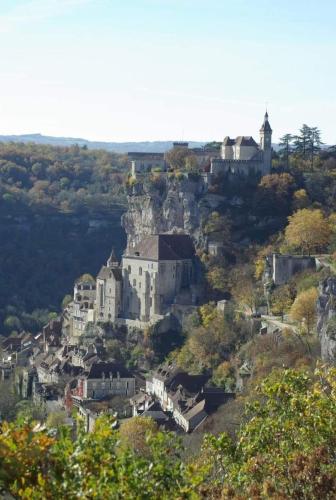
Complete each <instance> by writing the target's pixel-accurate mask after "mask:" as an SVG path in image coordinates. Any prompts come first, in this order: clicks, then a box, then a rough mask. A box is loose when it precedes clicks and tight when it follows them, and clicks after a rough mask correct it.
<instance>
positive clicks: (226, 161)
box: [210, 111, 272, 175]
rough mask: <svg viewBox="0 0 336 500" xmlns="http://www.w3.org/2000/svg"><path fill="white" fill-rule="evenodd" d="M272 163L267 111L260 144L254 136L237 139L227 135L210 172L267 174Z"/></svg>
mask: <svg viewBox="0 0 336 500" xmlns="http://www.w3.org/2000/svg"><path fill="white" fill-rule="evenodd" d="M271 164H272V129H271V125H270V123H269V121H268V113H267V111H266V113H265V116H264V121H263V124H262V126H261V128H260V142H259V144H257V143H256V141H255V140H254V139H253V137H252V136H239V137H236V139H231V138H230V137H229V136H227V137H225V139H224V141H223V143H222V146H221V157H220V158H213V159H212V160H211V168H210V172H211V173H212V174H214V175H220V174H221V173H232V174H237V173H239V174H247V173H248V172H250V171H255V172H258V173H260V174H262V175H267V174H269V173H270V171H271Z"/></svg>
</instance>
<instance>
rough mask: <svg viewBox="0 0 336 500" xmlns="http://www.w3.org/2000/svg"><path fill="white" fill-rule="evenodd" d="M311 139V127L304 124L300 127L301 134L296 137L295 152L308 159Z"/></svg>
mask: <svg viewBox="0 0 336 500" xmlns="http://www.w3.org/2000/svg"><path fill="white" fill-rule="evenodd" d="M310 140H311V128H310V127H308V125H306V124H303V125H302V127H301V128H300V135H296V136H295V137H294V150H295V153H296V154H297V155H299V156H301V157H302V158H303V159H304V160H306V159H307V156H308V150H309V144H310Z"/></svg>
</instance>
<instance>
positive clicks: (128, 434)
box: [119, 416, 158, 455]
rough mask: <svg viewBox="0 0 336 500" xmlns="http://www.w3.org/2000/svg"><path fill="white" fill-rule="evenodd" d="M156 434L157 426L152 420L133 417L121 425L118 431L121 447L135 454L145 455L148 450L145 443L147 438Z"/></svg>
mask: <svg viewBox="0 0 336 500" xmlns="http://www.w3.org/2000/svg"><path fill="white" fill-rule="evenodd" d="M157 432H158V426H157V425H156V422H155V421H154V420H153V419H151V418H148V417H141V416H140V417H134V418H132V419H130V420H127V421H126V422H124V423H122V424H121V427H120V431H119V435H120V443H121V446H125V447H126V448H130V449H131V450H132V451H134V452H135V453H137V454H140V455H146V454H147V453H148V450H149V448H148V445H147V442H146V439H147V436H148V434H151V435H153V434H156V433H157Z"/></svg>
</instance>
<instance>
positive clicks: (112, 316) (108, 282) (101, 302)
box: [96, 250, 123, 323]
mask: <svg viewBox="0 0 336 500" xmlns="http://www.w3.org/2000/svg"><path fill="white" fill-rule="evenodd" d="M122 285H123V283H122V271H121V267H120V266H119V262H118V259H117V257H116V255H115V253H114V251H113V250H112V253H111V255H110V257H109V259H108V261H107V263H106V266H103V267H102V268H101V270H100V271H99V274H98V276H97V283H96V318H97V321H103V322H106V321H111V322H112V323H114V322H115V321H116V319H117V318H118V317H120V314H121V309H122V288H123V286H122Z"/></svg>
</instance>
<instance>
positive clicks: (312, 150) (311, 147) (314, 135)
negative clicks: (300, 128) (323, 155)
mask: <svg viewBox="0 0 336 500" xmlns="http://www.w3.org/2000/svg"><path fill="white" fill-rule="evenodd" d="M322 144H323V142H322V141H321V132H320V130H319V129H318V128H317V127H312V128H311V129H310V136H309V144H308V153H309V157H310V161H311V166H312V167H313V166H314V159H315V157H316V156H317V155H318V154H319V153H320V151H321V146H322Z"/></svg>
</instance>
